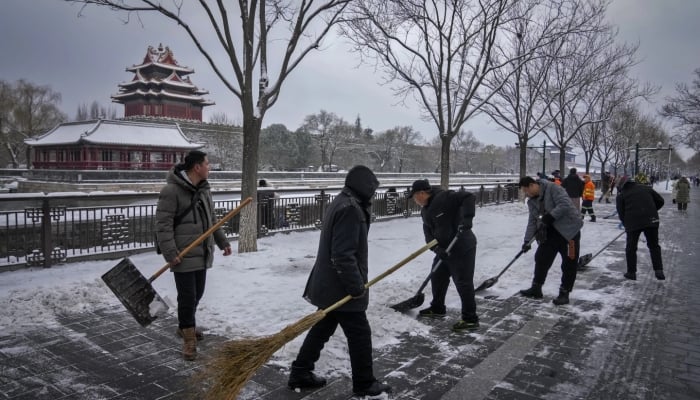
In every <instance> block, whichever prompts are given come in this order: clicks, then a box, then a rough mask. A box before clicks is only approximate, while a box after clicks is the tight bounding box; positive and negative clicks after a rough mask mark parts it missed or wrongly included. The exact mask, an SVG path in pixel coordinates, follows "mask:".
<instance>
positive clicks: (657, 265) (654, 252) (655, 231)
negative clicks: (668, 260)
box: [625, 227, 664, 272]
mask: <svg viewBox="0 0 700 400" xmlns="http://www.w3.org/2000/svg"><path fill="white" fill-rule="evenodd" d="M642 232H644V237H645V238H646V239H647V247H648V248H649V255H651V265H652V267H654V269H655V270H657V269H659V270H662V269H664V264H663V262H662V261H661V246H659V228H658V227H648V228H643V229H638V230H636V231H629V232H627V244H626V245H625V258H626V259H627V272H637V244H638V243H639V236H641V234H642Z"/></svg>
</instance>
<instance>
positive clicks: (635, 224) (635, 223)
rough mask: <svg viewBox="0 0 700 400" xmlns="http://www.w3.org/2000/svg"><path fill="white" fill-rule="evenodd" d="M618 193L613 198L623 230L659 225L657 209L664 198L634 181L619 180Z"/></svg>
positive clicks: (662, 203) (661, 205) (662, 204)
mask: <svg viewBox="0 0 700 400" xmlns="http://www.w3.org/2000/svg"><path fill="white" fill-rule="evenodd" d="M618 190H620V193H619V194H618V195H617V197H616V198H615V208H616V209H617V215H618V216H619V218H620V221H621V222H622V224H623V225H624V226H625V231H627V232H630V231H637V230H640V229H644V228H654V227H656V228H658V227H659V209H661V207H663V206H664V198H663V197H661V195H660V194H658V193H656V191H655V190H654V189H652V188H651V187H650V186H647V185H640V184H637V183H636V182H634V181H629V180H627V181H620V186H619V189H618Z"/></svg>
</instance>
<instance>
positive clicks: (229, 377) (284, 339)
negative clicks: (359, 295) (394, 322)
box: [199, 240, 437, 400]
mask: <svg viewBox="0 0 700 400" xmlns="http://www.w3.org/2000/svg"><path fill="white" fill-rule="evenodd" d="M436 244H437V240H433V241H431V242H429V243H427V244H426V245H424V246H423V247H421V248H420V249H418V250H416V251H415V252H413V253H412V254H411V255H409V256H408V257H406V258H404V259H403V260H401V261H399V262H398V263H397V264H396V265H394V266H393V267H391V268H389V269H388V270H386V271H384V272H383V273H381V274H380V275H378V276H377V277H376V278H374V279H372V280H371V281H369V282H367V283H366V284H365V288H369V287H370V286H372V285H374V284H375V283H377V282H379V281H380V280H382V279H384V278H385V277H386V276H388V275H390V274H392V273H393V272H395V271H396V270H397V269H399V268H401V267H402V266H404V265H405V264H407V263H408V262H409V261H411V260H413V259H414V258H416V257H418V256H419V255H420V254H422V253H423V252H425V251H426V250H428V249H430V248H431V247H433V246H435V245H436ZM351 299H352V297H351V296H350V295H348V296H345V297H343V298H342V299H340V300H339V301H338V302H336V303H335V304H333V305H332V306H330V307H328V308H326V309H322V310H318V311H316V312H314V313H313V314H309V315H307V316H305V317H303V318H302V319H300V320H299V321H297V322H295V323H293V324H290V325H287V326H286V327H285V328H284V329H282V330H281V331H280V332H279V333H276V334H274V335H269V336H263V337H259V338H249V339H239V340H230V341H228V342H225V343H224V344H223V348H222V349H221V351H219V353H218V354H216V355H214V356H213V357H212V358H211V359H210V360H209V361H208V362H207V363H206V364H205V366H204V370H203V371H202V372H201V375H199V376H200V377H201V378H202V379H207V380H208V379H211V380H212V381H213V383H212V385H211V387H209V388H207V389H204V391H205V393H204V397H205V398H206V399H210V400H219V399H227V400H233V399H235V398H236V396H238V393H239V392H240V391H241V389H243V386H244V385H245V384H246V382H248V380H249V379H250V378H251V377H252V376H253V374H255V372H256V371H257V370H258V369H259V368H260V367H262V366H263V365H264V364H265V363H266V362H267V360H268V359H269V358H270V357H272V355H273V354H274V353H275V352H276V351H277V350H279V349H280V348H281V347H282V346H284V345H285V344H286V343H289V342H290V341H292V340H293V339H294V338H296V337H297V336H299V335H300V334H301V333H303V332H305V331H306V330H308V329H310V328H311V327H312V326H314V325H315V324H316V323H317V322H318V321H320V320H322V319H323V318H324V317H325V316H326V314H328V313H329V312H331V311H333V310H336V309H338V308H339V307H340V306H342V305H343V304H345V303H347V302H348V301H350V300H351Z"/></svg>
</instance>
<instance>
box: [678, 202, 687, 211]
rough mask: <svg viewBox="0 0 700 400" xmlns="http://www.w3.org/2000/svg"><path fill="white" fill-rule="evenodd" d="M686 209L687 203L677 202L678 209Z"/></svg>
mask: <svg viewBox="0 0 700 400" xmlns="http://www.w3.org/2000/svg"><path fill="white" fill-rule="evenodd" d="M687 209H688V203H678V211H684V210H687Z"/></svg>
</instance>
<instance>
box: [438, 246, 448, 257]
mask: <svg viewBox="0 0 700 400" xmlns="http://www.w3.org/2000/svg"><path fill="white" fill-rule="evenodd" d="M435 254H436V255H437V256H438V257H440V259H441V260H447V258H448V257H449V256H450V253H448V252H447V250H445V249H443V248H442V247H440V246H435Z"/></svg>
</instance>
